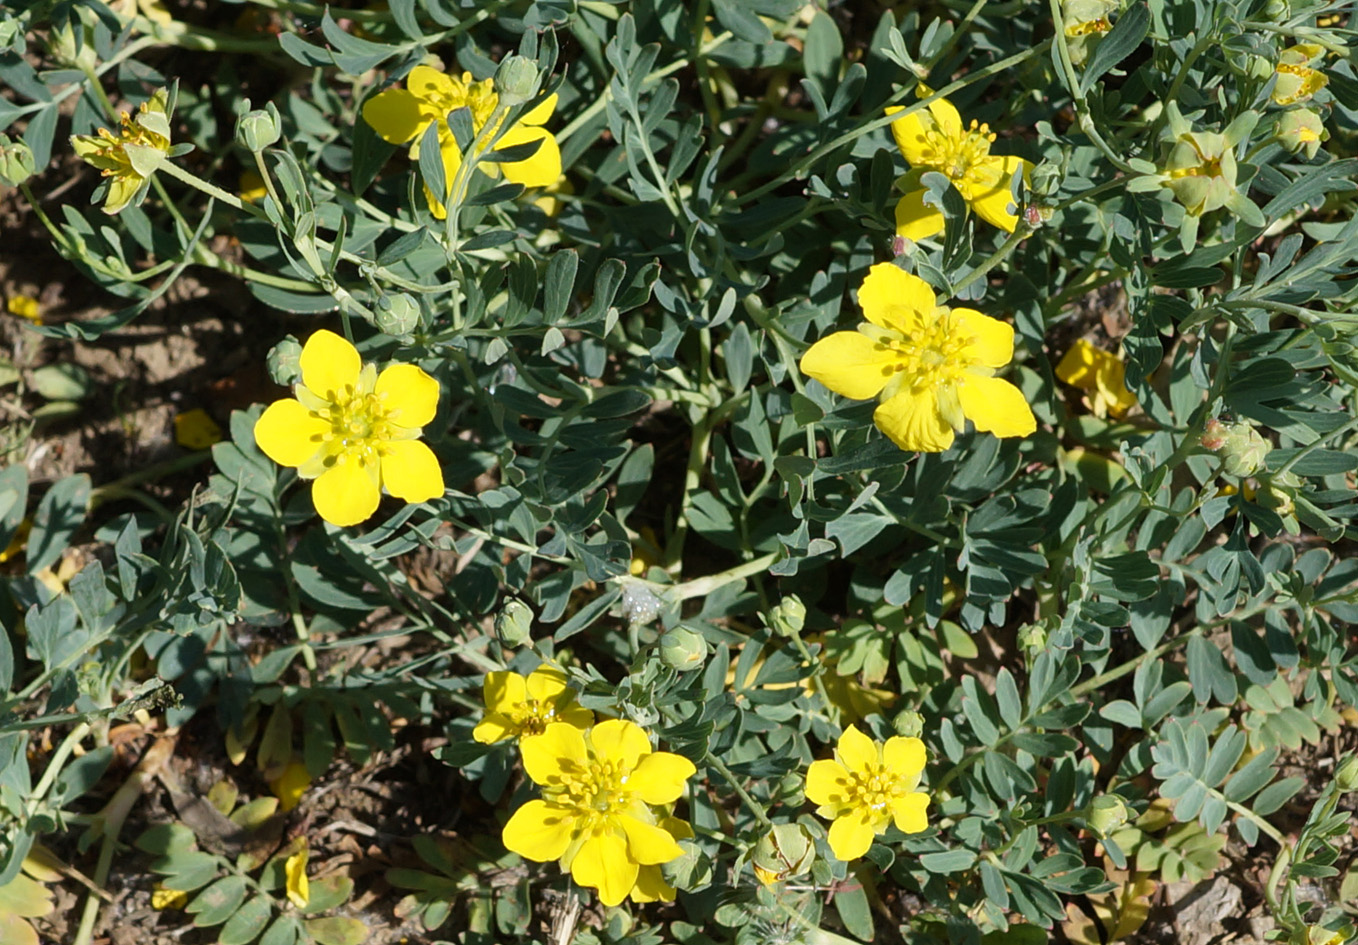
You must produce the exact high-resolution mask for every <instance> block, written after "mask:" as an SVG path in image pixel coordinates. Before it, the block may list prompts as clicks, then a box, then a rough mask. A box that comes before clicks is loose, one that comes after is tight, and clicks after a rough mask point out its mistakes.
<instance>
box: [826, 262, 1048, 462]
mask: <svg viewBox="0 0 1358 945" xmlns="http://www.w3.org/2000/svg"><path fill="white" fill-rule="evenodd" d="M858 304H860V305H861V306H863V314H864V315H865V316H866V317H867V321H866V322H864V323H863V324H861V325H859V326H858V330H857V331H837V332H835V333H834V334H832V335H829V336H828V337H825V338H822V339H821V340H820V341H817V342H816V343H815V344H814V345H812V346H811V348H810V350H808V351H807V352H806V354H804V355H802V361H801V369H802V373H803V374H806V375H808V376H809V377H813V378H815V379H816V380H818V381H820V382H821V383H822V384H824V385H825V386H826V387H828V388H830V389H831V390H832V391H834V392H835V393H837V394H841V395H843V396H845V397H851V398H853V399H854V400H866V399H868V398H869V397H879V398H880V400H881V404H880V405H879V406H878V407H877V410H876V412H875V413H874V414H873V415H872V419H873V422H874V423H876V424H877V428H878V429H879V430H881V431H882V432H883V433H885V434H886V435H887V436H888V437H890V438H891V440H892V442H893V443H895V444H896V445H897V446H899V447H900V448H901V449H903V450H919V451H920V452H926V453H937V452H941V451H943V450H946V449H947V448H948V447H950V446H952V442H953V431H954V430H957V431H960V430H962V429H963V427H964V426H965V425H966V421H967V420H970V421H971V422H972V423H974V424H975V425H976V429H977V430H980V431H982V432H984V433H993V434H995V435H996V436H1027V435H1028V434H1030V433H1032V432H1033V431H1034V430H1036V429H1037V421H1036V420H1035V419H1034V417H1033V412H1032V409H1031V408H1029V406H1028V402H1027V401H1026V400H1024V399H1023V394H1022V392H1020V391H1019V389H1018V388H1017V387H1015V386H1014V385H1013V384H1010V383H1009V382H1008V381H1003V380H1000V379H999V378H997V377H995V376H994V374H995V371H996V370H997V369H998V368H1001V367H1004V366H1005V365H1006V364H1008V363H1009V362H1010V361H1011V360H1012V359H1013V357H1014V329H1013V328H1012V327H1011V326H1010V325H1008V324H1007V323H1005V322H1002V321H999V320H998V319H994V318H990V317H989V316H987V315H982V314H981V313H980V312H977V311H974V310H972V309H969V308H954V309H950V308H948V307H946V306H942V305H937V304H936V303H935V299H934V291H933V289H931V288H929V286H928V284H927V283H926V282H925V281H924V280H923V279H920V278H918V277H917V276H912V275H909V274H908V273H906V272H903V271H902V270H900V269H898V268H896V267H895V266H893V265H892V264H891V263H878V264H877V265H875V266H873V267H872V269H871V271H869V273H868V276H867V278H866V279H864V280H863V285H862V286H860V287H859V289H858Z"/></svg>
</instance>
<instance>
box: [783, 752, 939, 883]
mask: <svg viewBox="0 0 1358 945" xmlns="http://www.w3.org/2000/svg"><path fill="white" fill-rule="evenodd" d="M924 762H925V755H924V743H923V742H922V741H920V740H919V739H918V738H902V737H901V736H899V735H898V736H896V737H894V738H888V739H887V740H886V744H885V745H882V744H878V743H877V742H874V741H873V740H872V739H871V738H868V736H866V735H864V734H863V733H862V732H860V731H859V730H858V729H857V728H856V727H854V726H852V725H850V726H849V727H848V728H846V729H845V730H844V734H842V735H840V736H839V744H838V745H836V747H835V760H834V761H813V762H812V763H811V767H810V768H808V769H807V772H806V796H807V798H808V799H809V800H810V801H811V802H812V803H813V804H819V805H820V806H819V808H818V809H817V810H816V813H818V814H820V816H822V817H825V818H827V819H831V820H833V821H834V822H833V823H832V824H831V825H830V837H829V839H830V849H831V850H833V851H834V853H835V856H837V857H839V858H840V859H841V860H855V859H857V858H858V857H860V856H862V855H863V854H864V853H867V852H868V847H870V846H872V838H873V837H875V836H877V835H878V834H881V833H883V832H884V831H885V830H886V828H887V826H888V825H889V824H891V823H893V822H894V823H895V824H896V828H897V829H898V830H900V831H901V832H902V833H919V832H920V831H922V830H924V829H925V828H927V827H928V826H929V821H928V819H927V817H926V816H925V810H926V809H927V808H928V806H929V795H928V794H924V793H922V792H919V791H916V790H915V788H916V787H918V786H919V780H920V775H921V774H923V773H924Z"/></svg>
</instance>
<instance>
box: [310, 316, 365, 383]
mask: <svg viewBox="0 0 1358 945" xmlns="http://www.w3.org/2000/svg"><path fill="white" fill-rule="evenodd" d="M300 362H301V366H302V383H303V384H304V385H305V386H306V387H307V388H308V389H309V390H310V391H311V392H312V393H313V394H315V395H317V396H318V397H324V398H326V399H327V400H334V399H335V394H337V393H338V392H340V391H343V390H344V389H345V388H352V389H357V387H358V372H359V371H361V370H362V369H363V360H362V359H361V358H360V357H359V356H358V349H357V348H355V347H354V346H353V345H351V344H350V343H349V342H347V341H345V340H344V339H343V338H341V337H340V336H339V335H337V334H335V333H334V332H333V331H326V330H325V329H321V330H320V331H317V332H313V333H312V335H311V337H310V338H308V339H307V340H306V344H305V345H304V346H303V347H302V357H301V358H300Z"/></svg>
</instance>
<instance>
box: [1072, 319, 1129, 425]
mask: <svg viewBox="0 0 1358 945" xmlns="http://www.w3.org/2000/svg"><path fill="white" fill-rule="evenodd" d="M1056 376H1057V377H1059V378H1060V379H1061V380H1063V381H1065V382H1066V383H1067V384H1070V385H1072V386H1074V387H1078V388H1079V389H1080V390H1082V391H1084V392H1085V393H1087V394H1089V408H1090V410H1092V411H1093V413H1094V416H1096V417H1104V416H1112V417H1121V416H1122V415H1123V414H1125V413H1126V412H1127V411H1128V410H1131V409H1132V408H1133V407H1135V406H1136V395H1134V394H1133V393H1132V392H1131V391H1129V390H1128V389H1127V367H1126V365H1124V364H1123V363H1122V360H1121V359H1120V358H1119V357H1118V356H1117V355H1114V354H1109V353H1108V352H1107V351H1104V350H1103V349H1102V348H1096V347H1094V346H1093V345H1092V344H1090V343H1089V342H1088V341H1085V340H1084V339H1083V338H1080V339H1078V340H1077V341H1076V342H1075V344H1073V345H1071V346H1070V350H1068V351H1067V352H1066V353H1065V356H1064V357H1062V358H1061V362H1060V363H1059V364H1057V365H1056Z"/></svg>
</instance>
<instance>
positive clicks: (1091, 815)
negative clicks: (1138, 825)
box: [1085, 794, 1130, 838]
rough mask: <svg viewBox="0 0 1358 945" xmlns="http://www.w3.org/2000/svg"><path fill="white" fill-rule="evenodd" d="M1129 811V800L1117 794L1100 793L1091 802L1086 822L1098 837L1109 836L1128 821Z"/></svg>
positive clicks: (1086, 813) (1087, 810) (1086, 812)
mask: <svg viewBox="0 0 1358 945" xmlns="http://www.w3.org/2000/svg"><path fill="white" fill-rule="evenodd" d="M1129 812H1130V811H1129V808H1128V807H1127V802H1126V801H1125V800H1123V799H1122V798H1121V797H1119V796H1118V795H1117V794H1100V795H1099V796H1098V797H1096V798H1094V799H1093V800H1092V801H1090V802H1089V807H1088V808H1087V809H1086V811H1085V823H1087V824H1088V825H1089V829H1090V830H1092V831H1094V835H1095V836H1096V837H1100V838H1102V837H1107V836H1110V835H1111V834H1112V833H1113V832H1114V831H1115V830H1117V829H1118V828H1119V827H1121V826H1123V825H1124V824H1125V823H1127V819H1128V815H1129Z"/></svg>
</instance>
